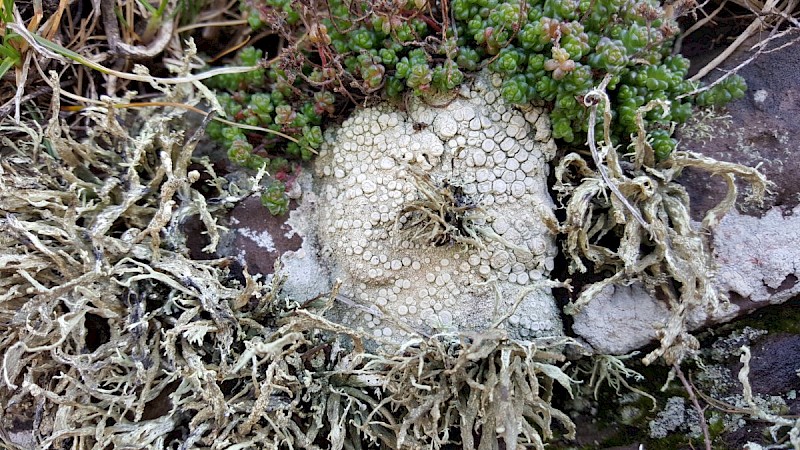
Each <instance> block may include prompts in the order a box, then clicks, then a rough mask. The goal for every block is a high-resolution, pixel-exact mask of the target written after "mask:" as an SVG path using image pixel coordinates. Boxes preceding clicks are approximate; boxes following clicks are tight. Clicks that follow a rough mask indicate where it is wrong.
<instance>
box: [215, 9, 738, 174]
mask: <svg viewBox="0 0 800 450" xmlns="http://www.w3.org/2000/svg"><path fill="white" fill-rule="evenodd" d="M241 7H242V9H243V11H245V14H246V16H247V17H248V22H249V24H250V26H251V27H252V28H253V29H254V30H258V29H260V28H264V27H266V26H267V24H268V23H271V24H272V25H271V26H272V27H273V28H274V29H276V30H277V31H278V32H279V33H281V34H282V35H283V36H284V38H285V40H286V42H290V43H293V44H292V46H291V47H289V48H288V50H289V51H286V50H284V51H283V52H282V55H283V56H282V57H280V58H275V59H274V60H272V61H271V62H270V63H268V64H266V63H263V62H262V61H263V57H264V55H263V53H262V52H261V50H257V49H254V48H252V47H247V48H243V49H242V50H241V51H239V54H238V58H239V60H240V63H241V64H249V65H257V64H259V63H261V64H262V65H263V68H261V69H258V70H255V71H253V72H250V73H246V74H231V75H222V76H218V77H214V78H212V79H210V80H209V82H208V84H209V86H211V87H214V88H216V89H218V90H219V91H221V93H220V94H219V99H220V102H221V104H222V105H223V107H224V108H225V110H226V111H227V112H228V113H229V114H230V115H231V116H232V117H233V118H234V120H237V121H240V122H243V123H246V124H249V125H257V126H260V127H265V128H269V129H272V130H275V131H280V132H282V133H285V134H288V135H291V136H294V137H296V138H297V139H298V142H297V143H295V142H287V141H285V140H283V139H278V138H275V137H274V136H271V135H268V136H255V135H248V134H245V133H243V132H242V131H230V129H229V128H226V127H225V126H224V125H219V124H215V125H214V126H213V127H210V128H211V129H209V134H210V135H211V136H212V137H213V138H215V139H217V140H218V141H220V142H222V143H223V145H225V146H226V148H228V149H229V156H230V157H231V160H232V161H233V162H235V163H237V164H241V165H244V166H246V167H253V166H256V165H258V164H263V163H268V162H269V159H270V158H274V157H280V158H289V159H298V160H307V159H310V158H311V156H312V154H313V153H312V152H313V151H314V150H315V149H317V148H319V146H320V145H321V144H322V129H321V126H322V123H323V120H324V119H325V117H328V116H332V115H334V114H336V113H337V112H338V113H342V112H343V111H345V106H346V105H347V104H352V103H353V100H358V99H363V98H365V97H369V96H385V97H387V98H397V97H398V96H400V95H401V94H403V93H405V92H411V93H413V94H415V95H422V94H424V93H428V92H436V91H448V90H452V89H454V88H456V87H457V86H458V85H460V84H461V83H462V82H463V81H464V79H465V77H466V76H467V75H468V73H469V72H474V71H477V70H480V69H482V68H484V67H488V69H489V70H490V71H492V72H495V73H498V74H500V75H501V76H502V77H503V85H502V86H501V89H500V90H501V92H502V96H503V97H504V99H505V100H506V101H508V102H511V103H514V104H524V103H528V102H531V101H539V102H546V104H547V105H549V106H550V109H551V111H550V116H551V123H552V127H553V135H554V137H556V138H557V139H561V140H563V141H565V142H568V143H573V145H580V144H581V143H582V142H583V141H584V140H585V139H586V135H587V130H588V129H589V127H590V126H594V127H598V126H599V125H598V124H596V123H595V124H590V123H589V114H588V110H587V108H586V107H585V105H584V104H583V101H582V99H583V95H584V94H585V93H586V92H588V90H589V89H591V88H592V87H593V86H595V85H597V84H598V83H599V82H600V80H602V79H603V78H604V77H606V76H607V75H608V76H610V77H611V80H610V82H609V83H608V88H607V89H608V94H609V98H610V101H611V103H612V105H611V109H612V111H613V124H612V134H613V136H612V137H613V139H614V140H615V141H616V143H618V144H626V143H629V142H630V140H631V138H630V136H631V135H632V134H635V133H636V132H637V131H638V129H637V125H636V111H637V109H638V108H640V107H642V106H644V105H646V104H648V103H649V102H650V101H652V100H666V101H668V102H669V103H670V105H671V107H670V109H669V111H668V112H666V113H664V112H663V111H661V110H658V111H655V110H654V111H651V112H650V113H648V114H647V115H646V116H645V118H644V119H645V129H646V130H647V132H648V134H649V139H650V140H651V141H652V142H653V147H654V149H656V153H657V156H658V158H659V159H665V158H668V157H669V155H670V153H671V152H672V150H673V149H674V148H675V145H676V141H675V140H674V139H673V138H672V137H671V136H670V131H669V130H672V129H674V126H673V124H680V123H683V122H685V121H686V120H687V119H688V118H689V117H690V116H691V114H692V110H693V108H694V107H695V106H712V105H713V106H719V105H723V104H725V103H727V102H729V101H731V100H733V99H737V98H741V97H742V96H743V95H744V92H745V90H746V85H745V83H744V80H743V79H742V78H741V77H739V76H738V75H734V76H731V77H728V78H727V79H726V80H724V81H723V82H721V83H718V84H717V85H715V86H714V87H713V88H711V89H708V90H706V91H703V92H701V93H700V94H698V95H692V92H694V91H695V90H697V89H698V88H699V87H700V85H699V83H695V82H691V81H688V80H687V79H686V76H687V73H688V69H689V61H688V60H687V59H686V58H684V57H682V56H680V55H671V49H672V43H673V40H674V37H675V34H676V33H677V31H678V28H677V24H676V22H675V18H674V17H671V16H670V13H668V12H667V11H665V10H664V9H662V8H661V6H660V4H659V3H658V2H657V1H656V0H512V1H499V0H453V1H452V2H451V3H450V4H449V7H450V10H451V12H452V15H451V16H447V15H445V14H443V12H442V8H441V5H440V4H438V3H433V4H429V3H427V2H425V1H421V2H416V1H407V2H396V3H387V2H377V1H370V0H365V1H347V0H330V1H328V2H327V8H321V9H320V10H319V11H318V12H317V13H316V14H315V15H313V17H312V16H309V14H308V13H303V11H306V9H304V6H303V5H302V4H301V2H299V1H298V0H242V3H241ZM304 14H305V15H304ZM623 148H625V146H624V145H623ZM248 150H249V151H250V153H251V154H252V153H253V152H255V153H256V154H258V155H260V156H258V157H256V158H253V157H250V156H247V155H246V153H247V151H248Z"/></svg>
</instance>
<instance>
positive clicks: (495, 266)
mask: <svg viewBox="0 0 800 450" xmlns="http://www.w3.org/2000/svg"><path fill="white" fill-rule="evenodd" d="M489 94H492V95H491V96H494V97H496V99H495V102H494V103H492V104H489V103H487V101H486V98H487V97H489V96H490V95H489ZM498 108H502V109H503V111H504V116H505V117H507V118H508V121H507V122H509V123H506V122H502V121H501V122H497V121H494V120H491V119H490V118H491V117H494V118H495V119H497V118H499V117H501V116H500V114H499V111H498ZM382 117H383V118H384V120H381V118H382ZM434 117H435V119H433V118H434ZM536 117H537V123H538V121H542V119H541V117H546V115H545V114H544V113H543V112H539V113H537V114H536ZM431 122H432V123H433V126H432V127H427V128H420V127H415V124H418V123H431ZM375 123H378V124H379V125H380V133H378V134H374V133H373V132H372V127H371V125H372V124H375ZM510 123H514V124H515V126H517V127H520V128H521V129H520V131H518V132H517V135H520V136H522V138H521V139H516V138H515V139H514V140H513V142H509V143H506V144H504V145H503V147H504V148H505V150H504V149H501V147H498V146H497V145H495V143H494V141H493V140H492V139H491V136H492V135H496V133H497V130H505V129H507V128H508V126H509V124H510ZM454 124H455V125H456V127H455V129H454V128H453V125H454ZM523 131H524V132H523ZM537 131H539V130H537V129H536V128H533V127H532V126H531V125H530V124H528V123H527V122H526V121H525V119H524V117H523V114H522V113H520V112H517V111H515V110H511V109H510V108H506V106H505V105H504V103H503V101H502V100H501V99H500V96H499V94H498V93H497V92H496V89H495V88H492V87H490V86H489V83H488V82H487V81H486V80H485V78H483V77H479V78H478V79H477V80H476V82H475V85H474V86H473V87H472V91H466V98H457V99H455V100H454V101H452V102H450V103H449V104H448V105H446V106H444V107H441V108H438V107H432V106H429V105H426V104H425V103H423V102H421V101H412V102H411V104H410V105H409V108H408V111H407V112H402V111H398V110H396V109H392V108H391V107H389V106H388V105H379V106H376V107H372V108H366V109H362V110H359V111H357V112H355V113H354V114H353V115H352V116H351V117H350V118H349V119H347V120H346V121H345V122H344V123H343V124H342V125H341V127H337V128H332V129H330V130H328V132H327V134H326V143H325V144H323V147H322V149H321V150H320V155H319V157H318V158H317V160H316V162H315V174H316V176H317V181H318V186H317V188H316V192H317V195H318V197H319V201H318V208H317V212H318V237H319V244H320V249H321V254H322V255H323V258H324V261H325V264H326V266H327V267H329V268H330V270H331V274H332V276H333V277H335V278H337V279H340V280H342V286H341V289H340V291H339V292H340V294H341V295H342V296H343V297H345V298H347V299H349V300H350V301H352V302H355V303H357V304H358V305H360V306H358V307H353V306H352V305H350V306H346V307H345V306H343V307H341V308H339V309H338V315H339V320H340V321H342V322H344V323H346V324H348V325H350V326H353V327H356V328H359V329H362V330H364V331H366V332H369V333H371V334H373V335H374V336H376V337H380V338H385V339H389V340H392V341H396V342H399V341H403V340H404V339H406V338H408V337H410V336H412V334H410V333H409V332H408V331H409V329H415V330H417V331H421V332H423V333H430V332H442V331H456V330H458V331H469V330H480V329H485V328H487V327H488V326H489V325H491V324H492V323H493V322H494V321H495V320H497V319H499V318H502V317H503V316H504V315H506V314H507V315H510V317H509V319H508V323H509V324H510V327H509V328H510V330H511V334H512V335H513V336H515V337H519V338H530V337H535V336H553V335H561V334H562V333H563V331H562V326H561V320H560V316H559V311H558V309H557V307H556V304H555V301H554V299H553V296H552V294H551V292H550V287H549V286H548V285H547V284H546V283H545V284H541V282H531V280H542V279H545V280H546V279H548V276H549V271H550V264H551V263H552V260H553V257H554V256H555V254H556V246H555V240H554V236H553V234H552V233H551V232H550V231H549V230H548V229H547V227H546V226H545V220H546V219H548V217H543V214H545V215H552V209H553V207H554V206H553V202H552V200H551V198H550V196H549V194H548V191H547V185H546V178H547V173H548V169H547V167H546V163H547V160H548V159H549V158H550V157H551V156H550V155H551V150H552V146H553V144H552V139H551V138H550V137H549V135H547V136H544V135H542V134H541V133H538V134H537ZM366 133H373V135H371V136H369V138H370V139H365V142H370V141H371V142H373V143H374V144H373V145H357V144H356V141H357V140H358V138H359V137H360V136H363V135H364V134H366ZM537 138H538V139H539V141H537V140H536V139H537ZM504 142H505V141H504ZM521 150H525V151H526V154H527V155H528V159H527V161H532V163H533V164H535V165H534V166H533V167H531V170H530V172H529V174H527V175H526V174H525V172H522V171H520V173H521V174H522V175H524V176H525V178H524V181H523V183H522V186H523V188H525V189H520V188H519V187H517V188H515V189H514V190H513V193H515V194H517V196H513V195H509V194H508V192H507V191H509V190H510V188H509V185H508V184H507V183H506V182H505V181H503V179H502V175H504V174H505V171H506V169H505V168H504V167H501V166H498V165H497V164H499V163H500V162H502V161H503V160H505V159H507V158H510V157H512V156H511V155H514V154H516V153H518V152H519V151H521ZM476 155H479V156H477V157H476ZM387 157H389V158H391V159H392V161H393V162H394V164H386V163H385V161H384V160H385V158H387ZM492 164H494V165H495V166H494V168H493V169H491V170H489V169H487V168H486V167H481V166H484V165H489V167H491V165H492ZM497 171H499V172H500V175H498V174H497V173H496V172H497ZM334 173H340V174H341V176H340V177H335V176H330V175H329V174H334ZM515 177H516V173H514V172H512V173H511V180H512V181H514V180H515ZM522 191H524V192H522ZM447 199H449V200H447ZM437 202H439V203H437ZM442 202H444V203H442ZM442 204H446V205H449V206H447V208H449V209H447V211H449V212H448V213H447V214H441V215H439V216H436V217H438V220H439V221H437V220H433V221H431V217H433V216H432V215H431V214H433V215H434V216H435V215H436V214H438V207H439V206H438V205H442ZM426 205H428V206H426ZM430 205H434V206H432V207H431V209H430V210H429V209H426V208H429V206H430ZM454 208H455V209H454ZM457 208H462V209H461V211H462V212H460V213H455V212H453V211H456V209H457ZM426 211H427V212H426ZM493 223H497V224H498V226H497V227H494V228H493ZM437 226H441V227H442V228H441V229H440V231H441V230H442V229H444V227H445V226H446V227H448V228H447V229H448V230H449V231H447V232H437V231H436V227H437ZM494 230H497V231H494ZM542 247H543V248H542ZM533 249H536V250H537V253H534V252H533V251H532V250H533ZM536 283H539V285H537V284H536ZM520 299H521V304H520V305H519V307H518V308H517V309H516V310H513V307H514V305H515V303H517V301H518V300H520ZM374 307H377V308H379V309H377V308H374Z"/></svg>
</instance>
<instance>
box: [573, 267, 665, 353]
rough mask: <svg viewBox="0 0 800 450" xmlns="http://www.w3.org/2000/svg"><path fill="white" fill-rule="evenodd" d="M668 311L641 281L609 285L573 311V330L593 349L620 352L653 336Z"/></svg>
mask: <svg viewBox="0 0 800 450" xmlns="http://www.w3.org/2000/svg"><path fill="white" fill-rule="evenodd" d="M668 313H669V310H668V309H667V307H666V305H664V303H663V302H661V301H659V300H657V299H655V298H653V297H652V296H651V295H650V293H649V292H647V291H646V290H645V289H644V287H642V285H641V284H638V283H637V284H633V285H631V286H609V287H607V288H605V289H604V290H603V291H602V292H601V293H600V295H598V296H597V297H596V298H595V299H593V300H592V301H591V302H589V304H588V305H586V306H585V307H584V308H583V309H582V310H581V311H580V312H579V313H578V314H576V315H575V320H574V322H573V324H572V331H573V332H575V334H577V335H578V336H580V337H582V338H583V339H584V340H585V341H586V342H587V343H588V344H589V345H590V346H591V347H592V349H593V350H594V351H595V352H596V353H599V354H610V355H622V354H625V353H628V352H630V351H631V350H634V349H637V348H640V347H643V346H645V345H647V344H648V343H650V341H652V340H654V339H656V329H657V328H656V326H657V325H659V324H660V325H663V324H664V323H666V319H667V317H669V316H668Z"/></svg>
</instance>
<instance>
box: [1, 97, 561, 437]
mask: <svg viewBox="0 0 800 450" xmlns="http://www.w3.org/2000/svg"><path fill="white" fill-rule="evenodd" d="M112 111H113V110H112ZM112 114H113V112H112ZM90 118H91V119H93V120H94V122H95V124H96V128H95V129H94V131H93V133H94V134H93V135H92V136H91V138H89V139H85V140H84V141H82V142H78V141H77V140H75V139H74V138H73V137H72V135H71V134H70V133H69V131H68V129H67V128H66V127H62V126H61V125H60V124H59V123H58V122H57V121H55V120H54V121H53V122H52V124H51V126H50V127H49V128H48V129H46V130H44V131H37V130H33V129H30V128H22V127H17V128H13V129H10V128H4V129H3V130H2V132H3V134H2V136H7V135H14V136H21V138H19V139H16V140H15V141H13V142H12V140H11V139H10V138H5V137H4V138H3V148H2V150H0V151H1V152H2V159H0V210H1V211H2V215H1V216H0V261H2V264H0V292H2V294H1V295H2V296H1V297H0V323H2V324H3V334H2V339H0V354H1V355H2V360H1V361H0V363H1V364H2V365H1V366H0V405H2V407H0V444H2V446H4V447H6V448H13V449H21V448H30V447H33V446H39V447H42V448H49V447H51V446H52V447H62V446H71V447H73V448H80V449H103V448H109V447H113V448H171V447H175V446H182V448H194V447H207V448H230V447H232V446H238V447H240V448H243V447H260V448H295V449H329V448H330V449H355V448H365V447H384V448H408V449H416V448H442V447H444V446H445V445H446V444H452V443H456V444H461V445H462V446H463V447H464V448H477V449H482V450H483V449H487V450H488V449H492V448H496V446H497V445H498V442H504V443H505V445H506V446H507V447H509V448H517V445H526V446H532V447H533V448H538V449H542V448H544V447H543V445H544V444H543V442H544V441H546V440H548V439H551V438H552V437H553V428H554V423H553V422H554V421H555V422H558V423H560V424H561V429H563V430H566V432H567V434H568V435H570V436H571V435H572V434H573V433H574V425H573V424H572V422H571V421H570V419H569V418H568V417H567V416H566V415H565V414H563V413H562V412H560V411H559V410H557V409H556V408H554V407H553V406H552V405H551V397H552V393H553V392H552V389H553V386H554V384H560V385H562V386H563V387H564V388H565V389H566V390H567V391H569V389H570V385H571V384H572V383H573V381H572V380H571V379H570V378H569V377H568V376H567V375H565V374H564V372H562V370H561V369H560V367H559V365H560V363H561V361H562V359H561V356H560V355H559V354H558V353H551V352H550V351H548V348H551V347H552V348H554V349H557V348H560V347H558V346H560V345H562V342H552V343H545V342H543V341H541V340H538V341H531V342H527V343H521V342H517V341H514V340H511V339H508V338H507V336H506V335H505V333H504V332H501V331H497V330H495V331H489V332H487V333H484V334H472V335H463V334H448V335H439V336H434V337H430V338H423V337H421V336H417V337H416V338H415V339H411V340H409V341H407V342H406V343H405V345H403V346H402V347H397V348H387V349H384V350H379V351H372V352H370V351H368V350H366V348H365V345H364V341H365V339H367V338H368V337H369V336H366V335H365V334H363V333H361V332H357V331H354V330H352V329H351V328H349V327H347V326H344V325H341V324H337V323H334V322H331V321H329V320H327V319H326V318H324V317H323V316H322V315H321V314H319V313H318V312H315V311H312V310H307V309H303V308H301V307H299V306H298V305H296V304H294V303H292V302H286V301H279V300H278V299H277V297H276V296H275V293H276V292H277V291H278V289H279V288H280V281H281V280H280V277H275V278H274V282H273V284H271V285H264V284H262V283H260V282H258V280H256V279H254V278H253V277H250V276H249V275H247V274H246V273H245V274H244V279H245V281H244V282H243V283H240V282H237V281H235V279H234V278H233V277H232V275H231V274H230V273H229V272H228V269H227V268H226V265H227V261H225V260H210V261H198V260H192V259H190V258H188V257H186V256H185V255H183V254H182V253H181V251H180V250H181V249H182V248H184V247H183V246H184V245H185V243H183V241H182V235H181V232H180V224H181V222H182V221H183V220H184V219H185V218H186V217H189V216H192V215H197V216H199V217H200V220H201V222H203V223H204V224H205V226H206V231H207V232H208V233H209V236H210V237H211V238H212V239H211V240H212V243H213V241H214V236H216V229H215V226H216V223H215V219H214V217H215V215H216V214H217V213H218V212H219V210H217V209H215V208H220V206H219V202H209V203H206V200H205V198H204V197H203V196H202V195H200V194H199V192H198V191H197V190H196V189H195V187H194V186H195V185H194V184H193V183H195V182H196V181H197V180H198V175H199V174H198V173H196V172H193V171H192V170H190V169H189V167H190V163H191V162H192V161H198V162H202V161H199V160H197V159H196V158H193V156H192V151H193V147H194V144H195V143H196V136H194V137H191V138H188V139H187V137H186V135H185V133H184V132H183V131H182V130H181V128H180V127H181V126H185V125H184V124H185V123H186V121H185V120H184V118H183V117H182V115H181V114H180V113H172V114H167V115H164V114H154V115H152V116H140V117H136V119H137V120H142V126H141V127H140V129H139V131H138V132H136V133H135V134H130V133H129V131H127V130H124V129H122V128H120V127H118V126H116V124H117V123H118V122H117V118H116V117H114V116H113V115H109V116H104V115H91V116H90ZM129 119H132V118H129ZM45 138H46V139H48V140H49V141H50V143H51V144H52V149H53V153H49V152H47V151H45V147H44V146H43V141H44V139H45ZM87 168H88V169H89V170H87ZM209 175H211V177H212V178H213V180H211V181H210V183H212V184H213V186H215V187H216V189H218V190H221V191H222V192H220V197H222V198H230V196H232V195H234V194H232V193H231V192H227V191H225V190H226V189H228V186H227V185H226V183H225V181H224V180H221V179H218V178H216V177H215V176H214V175H213V172H212V171H211V170H209ZM211 204H215V205H217V206H213V207H212V205H211ZM164 230H166V231H167V232H166V233H165V232H163V231H164ZM209 250H210V249H209ZM335 296H336V292H334V293H332V294H331V300H330V302H332V301H333V300H332V299H333V298H334V297H335ZM323 300H328V299H323ZM310 305H311V304H310ZM536 342H538V344H539V345H537V343H536Z"/></svg>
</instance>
